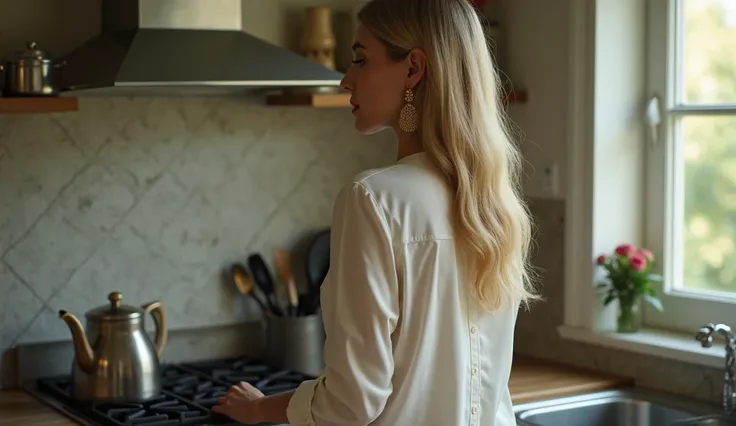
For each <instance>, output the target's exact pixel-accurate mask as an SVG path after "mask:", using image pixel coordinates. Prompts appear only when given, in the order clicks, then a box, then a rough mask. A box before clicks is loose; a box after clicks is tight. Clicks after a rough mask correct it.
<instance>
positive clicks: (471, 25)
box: [358, 0, 538, 311]
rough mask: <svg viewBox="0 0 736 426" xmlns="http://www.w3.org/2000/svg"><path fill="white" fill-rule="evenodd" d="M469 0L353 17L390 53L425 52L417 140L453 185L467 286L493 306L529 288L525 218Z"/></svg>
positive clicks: (496, 86) (399, 5) (383, 4)
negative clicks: (471, 266) (469, 277)
mask: <svg viewBox="0 0 736 426" xmlns="http://www.w3.org/2000/svg"><path fill="white" fill-rule="evenodd" d="M477 13H478V12H476V10H475V8H474V7H473V6H472V5H470V4H469V0H372V1H370V2H368V3H366V4H365V5H364V6H363V8H362V9H361V10H360V11H359V13H358V20H359V21H360V23H362V24H363V25H364V26H365V27H366V28H367V29H368V30H369V31H370V32H371V34H373V36H374V37H376V38H377V39H378V40H379V41H381V42H382V43H383V45H384V46H385V47H386V49H387V52H388V55H389V57H390V58H391V59H394V60H403V59H405V58H406V57H407V55H408V54H409V52H410V50H411V49H413V48H419V49H421V50H422V51H423V52H424V53H425V55H426V57H427V60H426V61H427V62H426V70H425V75H424V77H423V79H422V81H421V82H420V83H419V84H418V85H417V87H416V88H415V99H416V101H415V106H416V108H417V111H418V113H419V128H418V129H417V131H418V132H419V136H420V140H421V141H422V145H423V148H424V150H425V151H426V152H427V153H428V154H429V156H430V158H432V160H433V162H434V163H435V165H436V166H437V167H438V168H439V169H440V170H441V171H442V173H443V174H444V176H445V177H446V179H447V180H448V182H449V183H450V185H451V187H452V188H453V189H454V191H455V205H454V218H453V220H454V223H455V227H456V230H457V231H456V232H457V235H458V236H459V238H460V240H461V242H462V243H464V244H460V249H461V250H462V252H464V253H465V254H469V255H471V259H473V260H475V275H474V277H473V279H474V289H475V292H476V297H477V298H478V299H479V302H480V303H481V304H482V305H483V306H484V307H485V308H486V309H488V310H490V311H493V310H496V309H498V308H500V307H501V306H504V305H505V306H510V305H508V304H509V303H511V304H513V303H514V302H518V303H522V304H524V305H527V304H528V302H530V301H532V300H536V299H538V296H537V294H535V293H534V277H535V275H534V269H533V268H532V267H531V264H530V262H529V257H530V246H531V242H532V232H533V223H532V220H531V215H530V214H529V211H528V210H527V207H526V204H525V203H524V201H523V196H522V193H521V182H520V181H521V179H520V178H521V173H522V164H521V161H522V158H521V153H520V152H519V151H518V149H517V147H516V145H515V144H514V143H513V141H512V139H511V136H510V131H509V128H510V127H509V122H508V119H507V117H506V115H505V112H504V108H503V103H502V100H501V95H502V94H501V90H500V78H499V75H498V74H497V72H496V69H495V67H494V66H493V60H492V58H491V53H490V51H489V49H488V43H487V41H486V38H485V34H484V31H483V28H482V26H481V23H480V20H479V17H478V16H477Z"/></svg>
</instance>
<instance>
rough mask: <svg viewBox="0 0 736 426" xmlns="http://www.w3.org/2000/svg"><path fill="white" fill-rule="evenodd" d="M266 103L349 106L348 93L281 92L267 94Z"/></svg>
mask: <svg viewBox="0 0 736 426" xmlns="http://www.w3.org/2000/svg"><path fill="white" fill-rule="evenodd" d="M266 105H269V106H311V107H315V108H343V107H349V106H350V93H281V94H276V95H268V96H267V97H266Z"/></svg>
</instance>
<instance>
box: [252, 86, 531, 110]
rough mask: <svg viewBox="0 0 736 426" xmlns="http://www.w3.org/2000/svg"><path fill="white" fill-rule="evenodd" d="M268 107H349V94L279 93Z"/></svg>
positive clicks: (518, 97)
mask: <svg viewBox="0 0 736 426" xmlns="http://www.w3.org/2000/svg"><path fill="white" fill-rule="evenodd" d="M503 101H504V103H506V104H523V103H526V101H527V94H526V92H525V91H523V90H520V91H511V92H509V93H507V94H505V95H504V97H503ZM266 105H268V106H304V107H314V108H347V107H350V94H349V93H280V94H274V95H268V96H266Z"/></svg>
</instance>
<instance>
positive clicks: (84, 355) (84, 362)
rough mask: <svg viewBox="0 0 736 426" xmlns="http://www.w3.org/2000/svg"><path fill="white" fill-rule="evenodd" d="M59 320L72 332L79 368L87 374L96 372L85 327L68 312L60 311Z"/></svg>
mask: <svg viewBox="0 0 736 426" xmlns="http://www.w3.org/2000/svg"><path fill="white" fill-rule="evenodd" d="M59 318H61V319H63V320H64V322H65V323H66V325H67V326H68V327H69V330H70V331H71V332H72V343H73V344H74V357H75V358H76V363H77V365H78V366H79V368H80V369H81V370H82V371H84V372H85V373H88V374H90V373H92V371H94V362H95V360H94V354H93V352H92V347H90V345H89V341H88V340H87V335H86V334H85V333H84V327H82V323H81V322H79V320H78V319H77V317H75V316H74V314H72V313H70V312H67V311H59Z"/></svg>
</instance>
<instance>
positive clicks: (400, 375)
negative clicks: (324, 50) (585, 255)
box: [214, 0, 536, 426]
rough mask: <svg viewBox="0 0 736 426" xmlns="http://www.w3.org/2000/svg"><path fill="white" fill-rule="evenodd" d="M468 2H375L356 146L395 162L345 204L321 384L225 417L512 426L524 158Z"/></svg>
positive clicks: (359, 70)
mask: <svg viewBox="0 0 736 426" xmlns="http://www.w3.org/2000/svg"><path fill="white" fill-rule="evenodd" d="M476 13H477V12H476V11H475V9H474V8H473V7H472V6H471V5H470V4H469V3H468V0H373V1H371V2H369V3H367V4H366V5H365V6H364V7H363V9H362V10H361V11H360V13H359V15H358V20H359V26H358V29H357V30H356V35H355V43H354V45H353V50H354V61H353V65H352V66H351V68H350V70H349V71H348V72H347V74H346V75H345V78H344V80H343V81H342V87H344V88H345V89H346V90H348V91H350V92H351V95H352V96H351V101H350V102H351V104H352V105H353V106H354V108H353V114H354V115H355V125H356V128H357V130H358V131H360V132H362V133H375V132H378V131H380V130H383V129H392V130H393V131H394V132H395V133H396V135H397V138H398V155H397V157H398V159H397V162H396V163H395V164H393V165H391V166H390V167H386V168H382V169H376V170H370V171H366V172H363V173H361V174H359V175H358V176H356V177H355V179H354V180H353V181H352V182H350V183H349V184H348V185H346V186H345V187H344V188H343V189H342V190H341V192H340V194H339V195H338V198H337V200H336V203H335V210H334V214H333V225H332V241H331V245H332V247H333V249H332V250H331V259H330V270H329V273H328V276H327V278H326V279H325V282H324V284H323V287H322V289H323V290H322V308H323V319H324V325H325V331H326V333H327V341H326V343H325V364H326V367H325V370H324V374H323V375H322V376H321V377H320V378H318V379H316V380H312V381H307V382H305V383H303V384H301V385H300V386H299V388H298V389H297V390H296V391H294V392H287V393H282V394H278V395H271V396H268V397H264V396H263V394H262V393H261V392H259V391H258V390H256V389H255V388H253V387H252V386H250V385H248V384H246V383H242V384H240V385H237V386H234V387H233V388H232V389H230V391H229V393H228V395H227V396H226V397H223V398H222V399H221V400H220V403H219V404H220V405H218V406H217V407H215V409H214V410H215V411H217V412H219V413H223V414H225V415H227V416H230V417H231V418H233V419H235V420H238V421H240V422H243V423H257V422H274V423H287V422H288V423H289V424H292V425H317V426H351V425H355V426H358V425H361V426H362V425H368V424H371V425H392V426H393V425H423V426H432V425H437V426H440V425H441V426H450V425H452V426H459V425H482V426H494V425H498V426H510V425H515V424H516V423H515V420H514V416H513V413H512V404H511V398H510V394H509V390H508V379H509V373H510V369H511V363H512V349H513V339H514V325H515V322H516V317H517V312H518V309H519V305H520V304H522V303H526V302H529V301H531V300H532V299H535V298H536V296H535V295H534V294H533V293H532V287H531V284H530V282H531V280H530V277H531V274H530V272H529V271H530V268H529V264H528V262H527V257H528V250H529V245H530V240H531V237H530V235H531V221H530V217H529V215H528V212H527V211H526V209H525V206H524V203H523V202H522V199H521V198H522V197H521V194H520V190H519V182H518V177H519V172H520V169H519V167H520V158H519V153H518V152H517V150H516V148H515V146H514V145H513V143H512V141H510V140H509V137H508V136H507V134H506V130H505V122H504V116H503V112H502V106H501V102H500V98H501V94H500V93H499V89H498V77H497V75H496V73H495V71H494V69H493V65H492V62H491V57H490V54H489V50H488V48H487V46H486V40H485V38H484V33H483V30H482V27H481V25H480V22H479V20H478V17H477V16H476Z"/></svg>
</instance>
